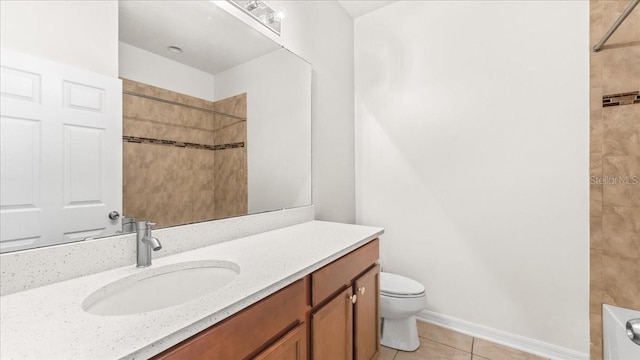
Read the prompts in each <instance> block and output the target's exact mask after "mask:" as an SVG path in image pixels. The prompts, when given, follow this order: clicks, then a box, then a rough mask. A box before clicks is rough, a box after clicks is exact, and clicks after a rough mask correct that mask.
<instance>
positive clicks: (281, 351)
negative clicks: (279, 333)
mask: <svg viewBox="0 0 640 360" xmlns="http://www.w3.org/2000/svg"><path fill="white" fill-rule="evenodd" d="M306 358H307V324H305V323H302V324H300V325H298V326H297V327H296V328H295V329H293V330H291V331H289V332H288V333H287V334H286V335H285V336H283V337H282V338H281V339H280V340H278V341H276V342H275V343H274V344H273V345H271V346H269V347H268V348H267V349H265V350H264V351H263V352H261V353H260V354H258V356H256V357H255V358H254V360H305V359H306Z"/></svg>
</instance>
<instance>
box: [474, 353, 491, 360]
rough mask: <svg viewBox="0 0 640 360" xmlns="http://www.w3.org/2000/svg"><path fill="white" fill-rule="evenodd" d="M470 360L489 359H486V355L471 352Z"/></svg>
mask: <svg viewBox="0 0 640 360" xmlns="http://www.w3.org/2000/svg"><path fill="white" fill-rule="evenodd" d="M471 360H491V359H487V358H486V357H482V356H480V355H473V354H471Z"/></svg>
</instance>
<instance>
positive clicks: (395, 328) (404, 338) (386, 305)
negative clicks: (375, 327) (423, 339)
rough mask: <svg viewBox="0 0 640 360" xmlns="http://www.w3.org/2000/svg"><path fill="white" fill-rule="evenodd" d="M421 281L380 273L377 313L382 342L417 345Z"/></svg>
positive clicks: (422, 304) (396, 345) (409, 348)
mask: <svg viewBox="0 0 640 360" xmlns="http://www.w3.org/2000/svg"><path fill="white" fill-rule="evenodd" d="M426 302H427V296H426V293H425V290H424V285H422V284H420V283H419V282H417V281H415V280H412V279H409V278H406V277H404V276H401V275H397V274H391V273H387V272H382V273H380V315H381V317H382V338H381V339H380V342H381V344H382V345H383V346H386V347H390V348H393V349H397V350H403V351H415V350H416V349H417V348H418V347H419V346H420V340H419V339H418V327H417V325H416V314H418V313H419V312H420V311H421V310H422V309H424V307H425V305H426Z"/></svg>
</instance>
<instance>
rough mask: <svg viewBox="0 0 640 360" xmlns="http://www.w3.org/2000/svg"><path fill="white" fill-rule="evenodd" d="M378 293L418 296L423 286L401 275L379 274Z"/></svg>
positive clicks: (422, 290)
mask: <svg viewBox="0 0 640 360" xmlns="http://www.w3.org/2000/svg"><path fill="white" fill-rule="evenodd" d="M380 292H381V293H387V294H395V295H419V294H422V293H423V292H424V285H422V284H420V283H419V282H417V281H415V280H413V279H409V278H407V277H404V276H402V275H397V274H392V273H387V272H381V273H380Z"/></svg>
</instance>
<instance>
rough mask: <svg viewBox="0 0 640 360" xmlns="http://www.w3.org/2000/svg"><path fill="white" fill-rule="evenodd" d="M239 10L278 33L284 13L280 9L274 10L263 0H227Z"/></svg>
mask: <svg viewBox="0 0 640 360" xmlns="http://www.w3.org/2000/svg"><path fill="white" fill-rule="evenodd" d="M227 1H229V2H230V3H232V4H233V5H235V6H236V7H237V8H239V9H240V10H242V11H244V12H245V13H247V14H249V15H250V16H251V17H252V18H254V19H256V20H258V22H260V23H261V24H262V25H264V26H266V27H267V28H268V29H269V30H271V31H273V32H274V33H276V34H278V35H280V27H281V25H282V19H284V17H285V14H284V12H283V11H282V10H275V9H273V8H272V7H271V6H269V4H267V2H266V1H263V0H227Z"/></svg>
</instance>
